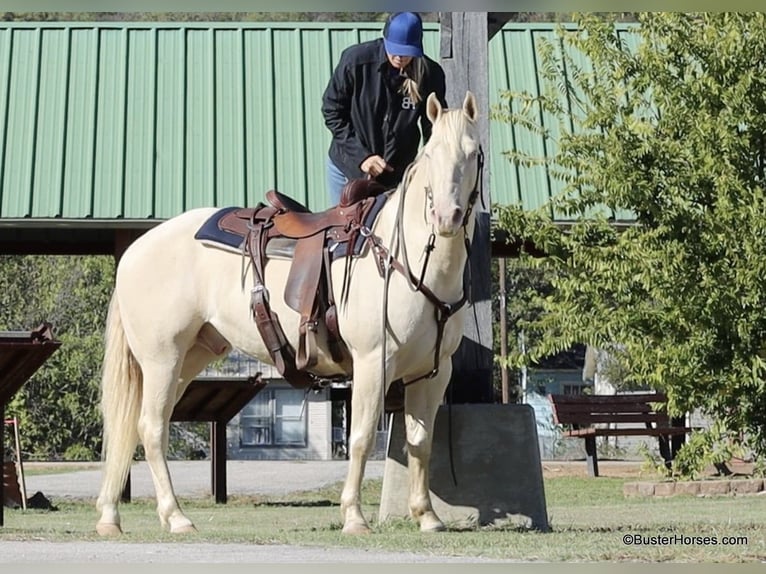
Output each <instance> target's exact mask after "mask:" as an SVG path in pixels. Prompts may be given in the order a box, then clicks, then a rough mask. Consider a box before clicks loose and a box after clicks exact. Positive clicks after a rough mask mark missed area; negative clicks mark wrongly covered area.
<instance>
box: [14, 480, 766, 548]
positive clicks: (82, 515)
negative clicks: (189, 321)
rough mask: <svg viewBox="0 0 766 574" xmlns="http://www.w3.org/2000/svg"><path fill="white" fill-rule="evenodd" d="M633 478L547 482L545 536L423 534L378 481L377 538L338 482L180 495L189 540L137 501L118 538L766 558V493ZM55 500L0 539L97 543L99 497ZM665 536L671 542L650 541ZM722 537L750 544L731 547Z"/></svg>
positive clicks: (514, 531) (372, 515)
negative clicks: (343, 512)
mask: <svg viewBox="0 0 766 574" xmlns="http://www.w3.org/2000/svg"><path fill="white" fill-rule="evenodd" d="M627 480H632V479H629V478H609V477H599V478H597V479H593V478H584V477H577V476H561V477H553V478H546V481H545V489H546V500H547V506H548V515H549V517H550V523H551V531H550V532H547V533H541V532H536V531H525V530H520V529H518V528H515V527H510V526H509V527H485V528H477V529H472V530H458V529H451V530H449V531H448V532H444V533H438V534H421V533H420V532H418V531H417V529H416V527H415V526H414V524H413V523H412V522H410V521H408V520H399V521H391V522H386V523H384V524H378V523H377V520H376V517H377V511H378V506H377V501H378V500H379V498H380V490H381V481H380V480H366V481H365V483H364V492H363V500H364V501H365V503H366V504H365V508H364V510H365V514H366V516H367V517H368V519H370V520H371V522H372V524H373V528H374V534H372V535H371V536H362V537H350V536H346V535H343V534H342V533H341V531H340V530H341V526H342V524H341V520H340V512H339V508H338V505H337V501H338V499H339V496H340V489H341V485H340V484H338V485H334V486H333V487H330V488H326V489H322V490H318V491H311V492H305V493H299V494H291V495H288V496H285V497H265V496H263V497H230V499H229V503H228V504H226V505H216V504H215V503H214V502H212V500H210V499H204V500H202V499H183V498H182V499H181V504H182V506H183V508H184V510H185V511H186V512H187V514H188V515H189V517H190V518H191V519H192V520H193V521H194V522H195V524H196V526H197V528H198V529H199V532H198V533H196V534H193V535H184V536H177V535H170V534H168V533H166V532H164V531H162V529H161V528H160V526H159V521H158V519H157V516H156V513H155V510H154V506H155V503H154V501H153V500H146V499H143V500H135V501H134V502H133V503H131V504H125V505H122V506H121V507H120V508H121V514H122V518H123V528H124V530H125V535H124V536H123V537H122V539H121V540H123V541H125V542H136V543H139V542H159V541H174V542H179V543H194V542H237V543H249V544H271V543H280V544H298V545H309V546H312V545H313V546H320V547H340V546H342V547H359V548H368V549H370V548H375V549H381V550H390V551H411V552H419V553H430V554H436V555H462V556H483V557H488V558H512V559H521V560H541V561H553V562H558V561H615V560H617V561H651V562H655V561H659V562H664V561H681V562H751V561H763V560H766V525H764V521H763V518H764V516H766V496H757V495H756V496H740V497H732V496H726V497H718V498H700V497H689V496H683V497H674V498H669V499H652V498H649V499H642V498H635V499H626V498H624V497H623V495H622V486H623V484H624V483H625V482H626V481H627ZM53 502H54V504H56V505H57V506H58V508H59V509H58V510H57V511H52V512H49V511H37V510H28V511H26V512H23V511H21V510H10V509H6V512H5V526H4V527H3V528H1V529H0V540H24V539H38V540H39V539H44V540H55V541H67V540H97V539H99V538H98V536H97V535H96V533H95V529H94V525H95V522H96V519H97V513H96V511H95V508H94V504H93V501H65V502H59V501H55V500H54V501H53ZM625 536H633V537H636V538H637V539H638V541H639V544H626V543H625V541H624V537H625ZM662 536H664V537H666V538H667V540H652V539H651V538H652V537H654V538H656V537H662ZM694 537H697V538H696V539H695V538H694ZM724 537H740V538H742V537H744V539H746V540H738V541H737V543H736V544H733V545H730V544H725V543H724ZM705 538H707V539H705ZM714 541H715V542H717V543H716V544H714V543H713V542H714Z"/></svg>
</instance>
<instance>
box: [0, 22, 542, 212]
mask: <svg viewBox="0 0 766 574" xmlns="http://www.w3.org/2000/svg"><path fill="white" fill-rule="evenodd" d="M554 26H555V25H553V24H550V25H539V24H537V25H507V26H506V27H505V28H504V29H503V30H501V31H500V32H499V33H498V34H497V35H496V36H495V37H494V38H493V39H492V40H491V41H490V71H489V83H490V90H489V93H490V98H491V103H497V100H498V94H499V91H500V90H506V89H512V90H515V89H529V90H531V91H535V90H536V86H537V82H538V77H539V74H538V62H537V57H536V53H535V46H536V44H537V42H539V40H540V38H543V37H548V38H552V37H554V35H555V32H554V29H555V28H554ZM381 28H382V24H381V23H378V22H374V23H358V22H355V23H304V22H301V23H172V24H166V23H159V24H158V23H154V22H152V23H143V22H130V23H107V22H96V23H83V22H72V23H39V22H35V23H2V24H0V223H6V224H8V223H11V222H14V221H15V222H18V223H19V224H22V225H23V224H24V222H27V223H33V222H34V221H35V220H37V221H40V220H45V219H50V218H57V219H58V220H59V221H61V222H65V221H67V220H72V221H83V220H90V221H115V220H134V221H135V220H144V221H146V220H155V219H164V218H168V217H172V216H174V215H177V214H178V213H180V212H182V211H185V210H187V209H190V208H193V207H198V206H207V205H214V206H228V205H254V204H255V203H257V202H258V201H261V200H262V199H263V196H264V193H265V191H267V190H268V189H271V188H277V189H279V190H281V191H283V192H285V193H287V194H289V195H291V196H293V197H295V198H296V199H298V200H299V201H302V202H305V203H306V204H308V205H309V206H310V207H311V208H313V209H320V208H323V207H325V206H326V193H325V171H324V162H325V158H326V154H327V148H328V146H329V142H330V135H329V131H328V130H327V129H326V128H325V126H324V122H323V118H322V115H321V112H320V109H321V96H322V93H323V91H324V88H325V86H326V84H327V81H328V79H329V77H330V75H331V73H332V70H333V67H334V65H335V63H336V62H337V60H338V58H339V55H340V52H341V51H342V50H343V49H344V48H345V47H347V46H349V45H351V44H353V43H357V42H360V41H364V40H368V39H373V38H377V37H379V36H380V34H381ZM425 28H426V29H425V34H424V44H425V51H426V53H427V54H429V55H430V56H431V57H432V58H434V59H437V60H438V58H439V52H438V47H439V28H438V25H435V24H426V27H425ZM450 103H451V104H452V105H455V104H454V102H450ZM490 126H491V128H490V131H491V135H490V137H491V145H490V150H491V153H490V158H489V162H490V164H489V165H490V170H491V176H490V191H491V195H492V201H493V202H498V203H520V204H522V205H523V206H525V207H527V208H533V207H536V206H539V205H540V204H542V202H543V201H545V200H546V199H547V197H548V196H549V195H550V194H551V193H555V191H556V188H555V185H554V183H553V182H551V181H550V180H549V178H548V177H547V174H546V173H545V170H544V169H540V168H535V169H518V168H514V167H513V166H512V165H511V164H510V163H509V162H508V161H507V160H505V159H504V158H503V157H502V155H501V152H502V151H503V150H505V149H510V148H511V147H514V146H518V147H520V148H523V149H542V146H544V145H546V142H544V141H542V140H540V139H535V138H530V137H529V136H523V137H522V136H521V135H520V134H518V133H514V131H513V130H512V129H511V127H510V126H508V125H505V124H499V123H497V122H494V121H493V122H491V123H490ZM525 138H526V139H525Z"/></svg>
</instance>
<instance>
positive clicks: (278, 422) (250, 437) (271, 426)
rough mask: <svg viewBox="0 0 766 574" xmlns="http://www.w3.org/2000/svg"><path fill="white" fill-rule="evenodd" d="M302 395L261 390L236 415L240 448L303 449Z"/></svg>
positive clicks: (298, 391)
mask: <svg viewBox="0 0 766 574" xmlns="http://www.w3.org/2000/svg"><path fill="white" fill-rule="evenodd" d="M305 396H306V395H305V393H304V392H303V391H302V390H300V389H264V390H262V391H261V392H260V393H258V394H257V395H255V398H254V399H253V400H252V401H250V402H249V403H248V404H247V406H245V408H244V409H242V412H241V413H240V415H239V431H240V433H239V437H240V439H239V440H240V444H241V446H306V416H305V412H306V409H305V408H304V399H305Z"/></svg>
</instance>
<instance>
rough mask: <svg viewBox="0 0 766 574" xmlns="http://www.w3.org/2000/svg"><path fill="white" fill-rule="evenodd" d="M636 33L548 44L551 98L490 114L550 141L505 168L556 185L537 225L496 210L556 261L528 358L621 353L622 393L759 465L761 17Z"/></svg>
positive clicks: (682, 21) (695, 21)
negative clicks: (569, 352) (710, 429)
mask: <svg viewBox="0 0 766 574" xmlns="http://www.w3.org/2000/svg"><path fill="white" fill-rule="evenodd" d="M631 34H632V39H635V40H637V42H636V47H635V48H629V44H628V41H627V39H626V38H627V37H628V36H630V35H631ZM631 34H628V36H625V35H620V34H618V33H617V31H616V29H615V27H614V25H613V23H612V22H610V21H607V20H604V19H601V18H597V17H594V16H583V17H578V19H577V29H576V30H572V29H567V30H563V29H562V30H561V32H560V35H559V39H558V41H557V42H548V43H546V44H544V45H543V46H542V48H541V58H542V62H543V63H542V66H541V69H542V70H543V75H544V86H545V88H544V90H542V91H541V93H540V94H525V93H509V94H505V97H506V99H507V100H508V105H507V106H505V107H504V108H503V109H500V108H498V109H497V110H495V117H496V118H498V119H500V120H504V121H507V122H509V123H511V124H513V125H514V126H515V127H516V128H517V129H524V130H529V131H530V132H531V133H535V134H538V135H541V136H543V137H545V138H546V139H547V140H548V143H549V145H548V150H550V152H549V155H548V156H546V157H538V156H535V155H534V154H525V153H523V151H516V152H513V153H509V154H508V155H509V159H511V160H512V161H514V162H516V163H517V164H519V165H521V166H526V167H529V166H544V167H545V169H546V170H547V172H548V173H549V174H550V176H551V177H552V178H554V179H555V180H556V181H558V182H560V183H561V186H562V193H560V194H559V195H558V196H556V197H555V198H554V199H553V200H552V203H551V204H550V205H547V206H545V208H544V209H543V210H540V211H539V212H534V213H526V212H524V211H522V210H521V209H520V208H519V207H518V206H506V207H499V208H497V215H498V222H499V226H500V227H501V228H503V229H505V230H507V231H508V232H509V235H511V236H515V237H523V238H529V239H531V240H533V241H534V242H535V244H536V245H537V246H538V247H541V248H543V249H545V250H546V251H547V252H548V253H549V257H547V258H545V259H544V260H540V261H538V262H537V264H538V265H540V266H541V267H543V268H546V269H549V270H551V271H552V272H553V274H554V279H553V282H552V285H553V292H552V293H551V294H550V295H548V296H542V297H540V299H539V301H540V304H541V305H542V307H543V309H544V313H543V314H542V316H541V317H540V318H539V319H537V320H535V321H534V324H533V325H532V326H530V329H534V330H535V331H536V332H537V333H538V334H539V337H538V338H537V340H538V341H539V344H537V345H536V347H535V348H534V349H531V351H532V355H533V356H534V355H535V354H537V355H545V354H549V353H551V352H556V351H558V350H561V349H563V348H566V347H567V346H569V345H570V344H572V343H574V342H587V343H590V344H593V345H595V346H598V347H605V346H608V345H610V344H612V343H618V344H619V345H620V346H621V348H622V349H624V354H623V356H622V357H621V360H623V367H624V368H625V370H626V372H627V373H628V375H627V378H628V379H629V380H631V379H632V381H633V382H634V383H636V384H648V385H650V386H652V387H654V388H658V389H664V390H665V391H666V392H667V393H668V397H669V401H670V403H669V404H670V410H671V411H672V412H678V411H685V410H691V409H694V408H696V407H700V408H703V409H704V410H705V411H706V412H708V413H710V414H712V415H713V416H715V417H716V418H718V419H719V420H720V421H721V422H722V424H723V425H724V426H725V427H726V428H727V429H729V430H731V431H734V432H737V433H740V432H741V433H746V434H747V436H748V437H749V439H750V440H752V445H751V446H752V447H753V448H754V449H755V450H756V451H757V452H758V453H759V454H760V455H763V454H765V453H766V392H765V391H766V369H765V367H766V365H765V364H764V359H763V356H764V349H766V312H765V311H764V306H763V301H764V300H766V283H764V281H763V277H764V276H765V275H766V257H764V253H766V218H764V217H763V214H764V213H765V212H766V211H765V208H766V191H765V190H764V176H765V175H766V174H765V173H764V166H765V165H766V113H765V112H766V89H765V88H766V77H764V76H763V74H762V73H760V70H761V69H763V66H764V64H766V16H765V15H764V14H758V13H747V14H745V13H738V14H725V13H716V14H709V13H706V14H690V13H672V14H671V13H649V14H644V15H642V16H641V25H640V26H639V27H636V28H635V30H634V31H632V33H631ZM562 47H563V48H565V49H562ZM552 214H556V216H557V218H558V219H560V220H561V219H564V220H568V221H569V222H570V223H569V224H568V225H566V226H562V225H560V224H557V223H556V222H554V221H553V216H552ZM621 219H623V220H632V223H633V224H631V225H621V221H620V220H621ZM629 382H630V381H629Z"/></svg>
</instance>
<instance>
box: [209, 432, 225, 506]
mask: <svg viewBox="0 0 766 574" xmlns="http://www.w3.org/2000/svg"><path fill="white" fill-rule="evenodd" d="M226 423H227V421H225V420H217V421H214V422H211V423H210V448H211V453H210V458H211V459H212V460H211V463H210V464H211V466H212V470H213V476H212V484H213V496H215V501H216V502H217V503H218V504H226V501H227V499H228V496H227V494H226Z"/></svg>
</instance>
